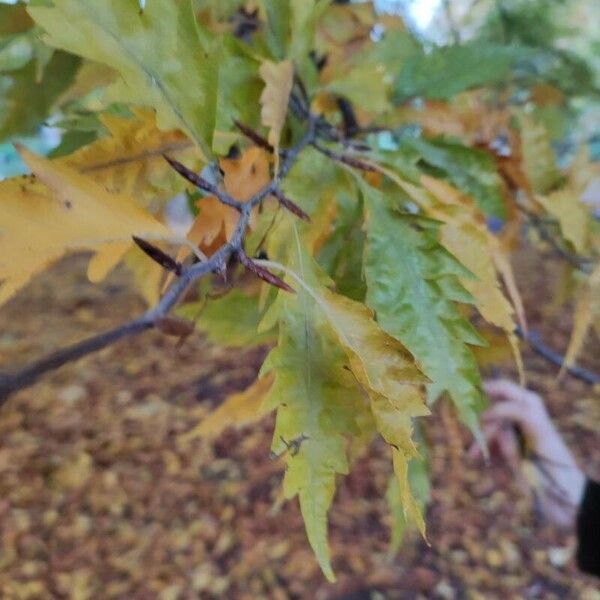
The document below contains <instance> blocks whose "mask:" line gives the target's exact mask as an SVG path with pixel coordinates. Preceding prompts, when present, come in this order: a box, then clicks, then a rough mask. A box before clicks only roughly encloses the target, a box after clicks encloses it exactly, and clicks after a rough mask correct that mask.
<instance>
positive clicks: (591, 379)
mask: <svg viewBox="0 0 600 600" xmlns="http://www.w3.org/2000/svg"><path fill="white" fill-rule="evenodd" d="M515 333H516V334H517V335H518V336H519V337H520V338H521V339H523V340H524V341H526V342H527V343H528V344H529V345H530V346H531V348H532V349H533V350H535V352H537V353H538V354H539V355H540V356H542V357H543V358H545V359H546V360H547V361H549V362H551V363H552V364H553V365H556V366H557V367H564V368H565V370H566V371H567V372H568V373H569V374H570V375H572V376H573V377H576V378H577V379H581V380H582V381H585V382H586V383H589V384H590V385H596V384H598V383H600V375H597V374H596V373H593V372H592V371H589V370H588V369H585V368H583V367H578V366H577V365H571V366H568V365H566V364H565V357H564V356H563V355H562V354H560V353H559V352H556V350H553V349H552V348H549V347H548V346H546V344H544V342H543V341H542V339H541V337H540V335H539V334H538V333H536V332H534V331H529V333H524V332H523V330H522V329H521V328H520V327H518V326H517V328H516V330H515Z"/></svg>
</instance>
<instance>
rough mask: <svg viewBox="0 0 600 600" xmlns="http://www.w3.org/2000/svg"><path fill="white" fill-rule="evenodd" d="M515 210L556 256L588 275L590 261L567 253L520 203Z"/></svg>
mask: <svg viewBox="0 0 600 600" xmlns="http://www.w3.org/2000/svg"><path fill="white" fill-rule="evenodd" d="M517 208H518V209H519V210H520V211H521V212H522V213H523V214H524V215H525V216H526V217H527V220H528V222H529V224H530V225H531V226H532V227H533V228H534V229H535V230H536V231H537V232H538V234H539V236H540V238H541V239H542V240H544V241H545V242H546V243H547V244H548V245H549V246H550V247H551V248H552V250H554V252H555V253H556V254H557V256H559V257H560V258H562V259H563V260H564V261H565V262H567V263H569V264H570V265H571V266H572V267H575V268H576V269H578V270H579V271H582V272H583V273H585V274H587V275H589V274H590V272H591V267H592V265H593V260H592V259H590V258H588V257H586V256H580V255H579V254H574V253H573V252H569V251H568V250H567V249H566V248H564V247H563V246H562V245H561V244H560V242H559V241H558V240H557V239H556V237H555V236H554V235H553V234H552V232H551V231H550V230H549V229H548V227H547V226H546V223H545V222H544V220H543V219H542V218H541V217H540V216H539V215H536V214H535V213H534V212H533V211H531V210H529V209H528V208H526V207H525V206H523V205H522V204H521V203H517Z"/></svg>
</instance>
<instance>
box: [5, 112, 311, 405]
mask: <svg viewBox="0 0 600 600" xmlns="http://www.w3.org/2000/svg"><path fill="white" fill-rule="evenodd" d="M315 122H316V121H315V117H313V116H312V115H310V116H309V118H308V130H307V131H306V133H305V134H304V136H303V137H302V139H301V140H300V141H299V142H298V143H297V144H296V146H294V147H293V148H291V149H290V150H288V151H287V153H286V158H285V160H284V161H283V163H282V164H281V166H280V169H279V173H278V175H277V176H276V177H275V178H274V179H272V180H271V181H270V182H269V183H268V184H267V185H266V186H264V187H263V188H262V189H261V190H259V191H258V192H257V193H256V194H255V195H254V196H252V198H250V200H248V201H247V202H245V203H241V202H238V201H237V200H235V199H233V198H231V197H230V196H228V195H226V194H225V192H222V191H221V190H216V192H217V193H215V195H216V196H217V198H219V200H221V201H222V202H224V203H225V204H228V205H230V206H234V207H235V208H236V209H238V210H239V211H240V218H239V220H238V223H237V225H236V228H235V230H234V232H233V235H232V237H231V240H230V241H228V242H227V243H225V244H223V246H221V247H220V248H219V249H218V250H217V251H216V252H215V253H214V254H213V255H212V256H211V257H210V258H209V259H208V260H207V261H204V262H199V263H195V264H192V265H189V266H184V267H182V269H181V270H180V275H179V277H178V279H176V280H175V282H174V283H173V285H172V286H171V287H170V288H169V289H168V290H167V292H166V294H165V295H164V296H163V297H162V298H161V299H160V301H159V302H158V304H157V305H156V306H155V307H154V308H151V309H150V310H148V311H147V312H146V313H145V314H143V315H142V316H141V317H138V318H136V319H133V320H132V321H129V322H127V323H124V324H123V325H120V326H118V327H115V328H114V329H111V330H110V331H107V332H105V333H101V334H99V335H95V336H92V337H90V338H88V339H86V340H83V341H81V342H78V343H77V344H73V345H72V346H68V347H67V348H63V349H61V350H58V351H56V352H53V353H51V354H49V355H48V356H46V357H44V358H42V359H40V360H37V361H35V362H33V363H31V364H29V365H27V366H25V367H23V368H22V369H20V370H18V371H15V372H12V373H8V372H4V373H0V405H1V404H2V403H4V402H5V401H6V399H7V398H8V397H9V396H10V395H11V394H12V393H13V392H16V391H18V390H21V389H24V388H26V387H29V386H30V385H32V384H34V383H35V382H36V381H37V380H38V379H39V378H40V377H41V376H42V375H44V374H45V373H48V372H50V371H54V370H56V369H58V368H59V367H62V366H63V365H65V364H67V363H69V362H72V361H75V360H79V359H80V358H83V357H84V356H87V355H88V354H92V353H93V352H97V351H98V350H101V349H102V348H106V347H107V346H109V345H111V344H113V343H115V342H117V341H119V340H121V339H123V338H124V337H128V336H130V335H135V334H137V333H140V332H142V331H145V330H147V329H152V328H154V327H157V325H158V324H160V323H161V322H162V321H164V318H165V317H166V316H167V314H168V313H169V312H170V311H171V310H172V309H173V307H174V306H175V305H176V304H177V303H178V302H179V300H180V299H181V298H182V296H183V295H184V293H185V292H186V290H187V289H188V287H189V286H190V285H191V284H192V283H194V282H195V281H197V280H198V279H200V278H201V277H204V276H205V275H208V274H209V273H221V272H224V271H225V270H226V268H227V261H228V260H229V258H230V257H231V256H232V255H240V254H241V253H242V254H243V252H244V249H243V243H244V236H245V233H246V228H247V227H248V223H249V221H250V215H251V213H252V209H253V208H254V207H256V206H257V205H259V204H260V203H261V202H262V201H263V200H264V199H265V198H267V197H268V196H271V195H277V194H278V190H279V185H280V182H281V180H282V179H283V178H284V177H285V176H286V175H287V174H288V173H289V171H290V169H291V168H292V166H293V165H294V163H295V161H296V159H297V157H298V154H299V153H300V152H301V151H302V150H303V149H304V148H306V146H308V145H310V144H311V143H312V142H313V141H314V140H315V135H316V128H315ZM173 162H175V161H173ZM176 164H177V166H178V168H177V170H178V171H180V169H179V163H176ZM183 169H184V173H185V175H184V176H186V175H187V174H188V171H189V170H187V169H186V168H185V167H183ZM180 172H181V171H180ZM189 172H190V173H193V171H189ZM182 174H183V173H182ZM225 196H227V198H226V201H224V197H225ZM238 205H239V206H238Z"/></svg>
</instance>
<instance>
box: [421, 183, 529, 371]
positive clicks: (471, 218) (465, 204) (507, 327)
mask: <svg viewBox="0 0 600 600" xmlns="http://www.w3.org/2000/svg"><path fill="white" fill-rule="evenodd" d="M421 182H422V184H423V187H424V188H425V189H426V190H428V191H429V192H430V193H431V194H432V195H433V196H434V198H435V199H437V200H438V201H439V202H440V205H438V206H430V207H429V210H428V211H427V212H428V214H429V215H430V216H432V217H434V218H438V219H440V220H441V221H443V222H444V225H442V226H441V227H440V234H441V235H440V241H441V243H442V244H443V245H444V247H445V248H447V249H448V250H449V251H450V252H451V253H452V254H453V255H454V256H455V257H456V258H457V259H458V260H459V261H460V262H461V263H462V264H463V265H464V266H465V267H467V269H469V271H470V272H471V273H473V274H474V275H475V276H476V278H475V279H473V278H472V277H467V278H461V283H462V285H463V286H464V287H465V289H466V290H467V291H468V292H469V293H470V294H472V296H473V298H474V299H475V305H476V306H477V310H479V312H480V313H481V315H482V316H483V318H484V319H485V320H486V321H487V322H488V323H491V324H492V325H495V326H496V327H500V328H501V329H503V330H504V332H505V333H506V335H507V337H508V339H509V342H510V344H511V347H512V348H513V351H514V355H515V360H516V362H517V365H518V367H519V372H520V373H523V366H522V359H521V354H520V351H519V344H518V340H517V337H516V335H515V333H514V332H515V327H516V326H515V322H514V310H513V307H512V305H511V304H510V302H509V301H508V300H507V299H506V297H505V296H504V294H503V292H502V289H501V287H500V282H499V281H498V276H497V269H498V265H497V263H496V262H495V260H494V257H496V256H498V255H499V254H500V253H501V250H500V245H499V244H498V241H497V240H496V238H495V237H494V236H493V235H492V234H491V233H490V232H489V231H488V229H487V227H486V226H485V223H484V221H483V218H482V216H480V221H479V222H478V221H477V216H478V215H477V212H476V211H477V209H476V207H475V206H474V203H473V202H472V201H471V202H470V199H469V198H467V197H465V196H463V195H462V194H460V192H458V191H457V190H456V189H454V188H453V187H452V186H450V185H449V184H447V183H446V182H445V181H442V180H438V179H434V178H433V177H426V176H423V177H422V178H421ZM469 204H471V205H470V206H469ZM507 265H508V269H510V274H511V279H512V269H511V267H510V262H507ZM517 293H518V292H517ZM518 306H519V309H521V301H520V296H519V304H518ZM521 326H522V327H523V328H524V330H525V331H526V330H527V325H526V323H525V322H524V320H522V321H521ZM521 379H523V376H521Z"/></svg>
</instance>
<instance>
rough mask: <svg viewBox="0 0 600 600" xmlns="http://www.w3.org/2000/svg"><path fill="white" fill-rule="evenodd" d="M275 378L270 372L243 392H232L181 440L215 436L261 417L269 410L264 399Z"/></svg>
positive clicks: (181, 437) (187, 440)
mask: <svg viewBox="0 0 600 600" xmlns="http://www.w3.org/2000/svg"><path fill="white" fill-rule="evenodd" d="M273 378H274V377H273V373H268V374H267V375H265V376H264V377H261V378H260V379H257V380H256V381H255V382H254V383H253V384H252V385H251V386H250V387H248V388H246V389H245V390H244V391H243V392H239V393H237V394H232V395H231V396H229V397H228V398H227V399H226V400H225V401H224V402H223V403H222V404H221V405H220V406H219V407H218V408H217V409H216V410H214V411H213V412H211V413H210V414H209V415H208V416H207V417H206V418H205V419H204V420H203V421H201V422H200V423H199V424H198V425H196V427H194V428H193V429H191V430H190V431H188V432H186V433H184V434H183V435H180V436H179V440H180V441H181V442H183V443H187V442H189V441H191V440H195V439H196V438H199V437H206V438H215V437H217V436H218V435H219V434H220V433H221V432H223V431H224V430H225V429H226V428H227V427H243V426H244V425H248V424H249V423H253V422H254V421H256V420H257V419H260V418H261V417H262V416H264V415H265V414H266V413H267V412H268V411H267V410H265V409H264V407H263V400H264V398H265V396H266V395H267V393H268V392H269V390H270V389H271V386H272V385H273Z"/></svg>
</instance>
